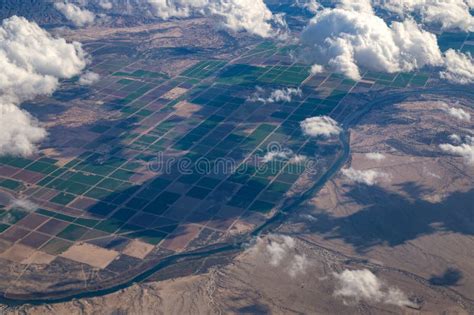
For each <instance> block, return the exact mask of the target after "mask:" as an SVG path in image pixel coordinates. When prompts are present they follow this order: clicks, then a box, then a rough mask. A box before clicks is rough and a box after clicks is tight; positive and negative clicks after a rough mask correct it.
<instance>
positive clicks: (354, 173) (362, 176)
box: [341, 167, 388, 186]
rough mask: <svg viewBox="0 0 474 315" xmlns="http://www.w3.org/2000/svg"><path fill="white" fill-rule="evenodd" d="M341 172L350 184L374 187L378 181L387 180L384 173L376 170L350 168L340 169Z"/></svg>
mask: <svg viewBox="0 0 474 315" xmlns="http://www.w3.org/2000/svg"><path fill="white" fill-rule="evenodd" d="M341 172H342V174H343V175H344V176H345V177H347V178H348V179H349V180H351V181H352V182H355V183H360V184H365V185H368V186H373V185H375V184H376V183H377V182H378V181H379V180H380V179H385V178H388V175H387V174H386V173H383V172H380V171H376V170H356V169H353V168H352V167H350V168H346V169H342V170H341Z"/></svg>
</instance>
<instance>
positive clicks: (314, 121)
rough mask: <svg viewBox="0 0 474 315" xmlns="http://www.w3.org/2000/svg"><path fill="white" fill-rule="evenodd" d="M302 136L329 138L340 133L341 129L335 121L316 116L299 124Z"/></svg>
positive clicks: (326, 117)
mask: <svg viewBox="0 0 474 315" xmlns="http://www.w3.org/2000/svg"><path fill="white" fill-rule="evenodd" d="M300 126H301V130H302V131H303V134H305V135H307V136H310V137H317V136H325V137H330V136H333V135H338V134H340V133H341V131H342V128H341V127H340V126H339V124H338V123H337V121H335V120H334V119H332V118H331V117H328V116H317V117H310V118H306V119H305V120H303V121H302V122H300Z"/></svg>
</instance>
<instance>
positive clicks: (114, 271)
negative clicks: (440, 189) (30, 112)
mask: <svg viewBox="0 0 474 315" xmlns="http://www.w3.org/2000/svg"><path fill="white" fill-rule="evenodd" d="M440 43H441V45H442V47H446V48H447V47H453V46H456V47H458V48H460V49H462V50H463V51H472V49H473V47H474V38H472V34H471V36H470V37H469V36H467V37H466V36H464V37H463V38H459V36H452V34H446V35H442V36H441V37H440ZM85 47H86V49H88V50H89V51H90V53H91V55H92V56H93V63H92V65H91V67H90V69H91V71H94V72H97V73H99V74H101V80H100V81H99V82H98V83H97V84H95V85H94V86H93V87H92V88H84V87H79V86H78V85H77V82H76V81H75V80H69V81H65V82H63V84H64V87H63V88H62V89H60V90H59V91H57V92H56V93H55V94H53V95H52V97H50V98H44V99H40V100H38V101H37V102H38V103H39V104H42V105H45V104H48V103H54V104H62V106H63V108H64V112H63V113H59V114H56V115H53V116H51V115H49V116H48V114H44V113H43V114H44V115H47V116H48V119H49V122H48V123H50V124H51V126H52V128H54V130H55V131H54V133H52V135H51V137H50V139H49V140H48V141H47V142H45V143H44V144H43V146H42V147H41V148H40V150H39V152H38V153H37V154H36V155H35V156H32V157H29V158H18V157H8V156H6V157H2V158H0V189H1V191H2V192H3V193H5V196H7V197H5V198H6V199H7V200H29V201H31V203H32V204H33V205H34V206H31V205H29V206H28V205H25V204H24V203H21V202H16V203H15V202H14V203H8V202H4V204H3V205H2V206H0V222H1V223H0V232H1V234H0V248H1V249H2V253H1V254H0V265H1V266H2V267H4V268H8V267H12V268H14V269H15V270H16V272H15V273H12V275H11V276H10V275H9V276H8V277H7V278H8V280H7V281H4V282H2V283H1V286H2V287H1V290H2V291H4V292H7V294H12V295H21V294H26V293H27V292H28V291H33V292H35V291H36V290H38V288H42V287H46V286H47V285H50V288H53V289H52V290H54V291H60V290H72V289H77V288H78V287H79V285H78V284H77V283H74V281H79V280H78V279H80V276H78V274H79V273H80V272H79V270H84V268H85V270H88V272H89V271H90V273H91V276H90V277H91V279H90V281H91V284H90V286H92V287H96V286H99V287H100V286H101V285H102V282H103V281H105V282H107V281H109V282H112V279H115V278H117V277H118V278H117V279H122V278H123V279H126V278H128V277H130V276H131V275H134V274H137V273H139V272H141V271H143V270H144V269H146V268H148V267H149V266H150V265H151V264H152V263H156V262H157V261H159V260H160V259H161V258H163V257H167V256H170V255H173V254H176V253H186V252H190V251H193V250H196V249H199V248H203V247H206V246H210V245H215V244H219V243H224V242H230V241H231V240H232V239H233V238H234V237H238V236H239V235H244V234H248V233H251V232H252V231H254V230H255V229H257V228H258V227H259V226H260V225H262V224H263V223H265V222H266V221H267V220H268V219H269V218H271V217H272V216H273V215H274V214H275V213H276V212H278V211H279V210H280V207H281V206H282V205H283V204H284V203H285V202H286V201H287V199H288V198H291V197H293V196H294V195H295V194H296V195H298V194H301V193H303V192H304V191H305V188H308V187H310V186H311V183H310V182H308V178H307V177H306V178H305V176H307V174H306V172H305V171H306V170H305V167H304V165H298V163H296V162H292V161H291V160H288V159H287V160H285V159H283V160H282V161H280V163H266V162H263V161H262V158H263V157H264V156H265V154H266V153H267V152H268V150H269V147H270V146H271V145H272V144H273V143H278V144H280V145H281V146H282V147H284V148H285V149H289V150H291V152H293V153H294V154H297V155H301V156H306V157H310V158H315V157H318V158H320V159H322V160H323V163H322V164H320V166H318V167H319V168H318V170H317V171H318V172H317V174H316V175H313V176H316V177H317V176H320V175H322V174H323V173H324V171H325V169H327V168H328V167H329V166H330V165H331V163H332V162H333V161H334V160H335V159H336V157H337V156H338V155H339V154H340V153H341V144H340V143H339V142H338V141H337V140H336V141H335V140H327V139H320V138H309V137H307V136H305V135H303V133H302V131H301V128H300V122H301V121H303V120H304V119H306V118H308V117H313V116H322V115H328V116H330V117H332V118H333V119H335V120H337V121H338V122H341V123H344V122H345V121H346V120H347V119H348V118H349V117H350V116H351V115H352V114H354V113H355V112H356V111H357V110H358V109H359V106H360V105H361V104H358V103H354V102H353V101H352V98H351V96H359V95H369V94H371V93H378V92H380V91H384V90H386V89H404V88H413V87H426V86H429V84H430V80H431V73H429V72H413V73H396V74H385V73H375V72H370V71H367V72H365V73H364V75H363V78H362V80H360V81H353V80H350V79H346V78H344V77H343V76H341V75H339V74H335V73H329V72H322V73H318V74H311V71H310V70H311V69H310V66H308V65H305V64H301V63H297V62H294V61H292V60H291V59H290V58H289V57H288V52H289V51H291V50H292V49H293V47H291V46H290V47H287V46H285V47H279V46H278V45H276V44H275V43H272V42H266V41H264V42H257V43H255V44H254V45H252V46H250V48H249V49H246V50H245V51H244V52H242V53H241V54H240V55H239V56H237V57H236V58H233V59H230V58H229V59H223V58H217V57H213V56H211V57H210V58H200V59H199V60H195V61H194V62H193V64H191V65H187V66H186V67H183V69H182V71H180V72H179V73H178V74H176V75H173V74H170V73H167V72H164V71H162V70H161V68H160V67H159V66H155V65H154V62H153V60H147V59H140V58H130V57H128V56H126V55H123V54H117V53H115V52H114V53H104V51H106V50H107V49H109V48H110V43H108V44H104V43H101V42H100V41H99V42H91V43H87V44H86V46H85ZM112 51H113V50H112ZM257 87H258V89H260V90H261V91H264V93H269V92H270V91H272V90H275V89H281V88H294V89H300V90H301V93H300V95H297V96H295V97H293V99H292V100H291V101H288V102H266V103H265V102H264V103H262V101H259V100H256V99H255V98H254V97H253V96H254V95H255V93H256V91H257ZM84 89H86V90H84ZM83 103H87V104H88V106H89V107H88V108H89V109H90V111H91V112H92V114H89V115H86V114H87V113H81V112H80V111H78V112H75V110H76V109H77V108H78V107H80V106H81V105H82V104H83ZM36 105H37V104H36ZM32 107H33V106H32ZM43 107H44V106H37V108H38V109H37V111H38V114H39V115H42V113H41V111H42V109H43ZM95 111H97V113H98V114H97V117H95V114H94V113H95ZM99 113H100V114H99ZM81 115H84V116H81ZM73 118H76V119H77V120H78V123H77V124H76V125H73V126H69V127H64V126H62V125H61V121H62V120H66V121H67V119H73ZM81 119H82V120H85V122H84V121H82V120H81ZM183 161H184V162H183ZM229 161H230V162H231V165H229V164H225V163H227V162H229ZM180 162H182V163H180ZM224 162H225V163H224ZM222 163H224V164H222ZM183 164H186V165H183ZM305 180H306V181H305ZM296 183H299V185H295V184H296ZM301 183H303V185H301ZM296 186H298V187H296ZM295 187H296V188H295ZM39 265H40V266H41V269H40V270H41V273H39V272H38V266H39ZM65 266H68V268H69V271H68V273H67V274H66V275H65V277H66V278H67V277H69V276H70V277H71V279H70V280H71V282H67V281H65V280H64V279H61V281H59V280H58V279H53V277H52V276H51V275H54V274H55V273H57V272H58V270H61V268H65ZM94 272H95V273H94ZM92 274H93V275H92ZM121 277H122V278H121ZM39 282H42V284H41V285H40V286H39V287H37V286H36V285H37V283H39ZM25 283H30V284H29V285H27V286H25V285H24V284H25Z"/></svg>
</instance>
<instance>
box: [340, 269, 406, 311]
mask: <svg viewBox="0 0 474 315" xmlns="http://www.w3.org/2000/svg"><path fill="white" fill-rule="evenodd" d="M334 278H335V279H336V290H335V291H334V296H336V297H342V298H344V299H349V300H353V301H356V302H359V301H361V300H362V301H366V302H373V303H385V304H392V305H397V306H415V304H414V303H413V302H411V301H410V300H409V299H408V298H407V296H406V295H405V293H403V292H402V291H401V290H400V289H398V288H396V287H390V286H387V285H385V284H384V283H383V282H382V281H380V279H379V278H377V276H376V275H374V274H373V273H372V272H371V271H370V270H368V269H362V270H348V269H346V270H344V271H343V272H341V273H334Z"/></svg>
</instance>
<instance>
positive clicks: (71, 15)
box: [54, 2, 95, 27]
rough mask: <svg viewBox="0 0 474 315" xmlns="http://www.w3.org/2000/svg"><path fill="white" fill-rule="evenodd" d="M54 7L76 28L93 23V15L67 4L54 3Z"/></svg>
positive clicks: (83, 9)
mask: <svg viewBox="0 0 474 315" xmlns="http://www.w3.org/2000/svg"><path fill="white" fill-rule="evenodd" d="M54 7H55V8H56V9H57V10H58V11H59V12H61V13H62V15H64V17H65V18H66V19H68V20H69V21H71V22H72V23H73V24H74V25H75V26H77V27H83V26H86V25H91V24H93V23H94V22H95V14H94V13H92V12H91V11H89V10H87V9H85V8H81V7H79V6H77V5H75V4H73V3H69V2H56V3H55V4H54Z"/></svg>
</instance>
